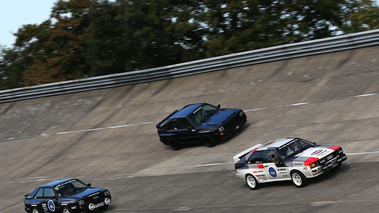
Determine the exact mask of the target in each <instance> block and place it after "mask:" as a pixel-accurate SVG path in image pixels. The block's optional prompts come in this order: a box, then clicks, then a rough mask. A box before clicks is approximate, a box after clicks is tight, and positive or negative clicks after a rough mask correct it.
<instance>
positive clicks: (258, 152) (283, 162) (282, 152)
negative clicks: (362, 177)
mask: <svg viewBox="0 0 379 213" xmlns="http://www.w3.org/2000/svg"><path fill="white" fill-rule="evenodd" d="M346 159H347V157H346V154H344V152H343V150H342V148H341V147H340V146H318V145H316V143H313V142H309V141H307V140H304V139H301V138H285V139H276V140H273V141H270V142H268V143H266V144H264V145H262V144H257V145H256V146H253V147H251V148H249V149H247V150H244V151H242V152H241V153H239V154H237V155H235V156H234V157H233V160H234V162H235V170H236V172H237V174H236V175H237V177H238V178H239V179H241V180H242V181H244V182H245V183H246V184H247V186H248V187H250V188H251V189H257V188H259V186H260V184H261V183H266V182H274V181H286V180H292V181H293V183H294V184H295V185H296V186H297V187H302V186H305V185H307V184H308V180H309V179H310V178H314V177H317V176H319V175H321V174H323V173H325V172H327V171H329V170H331V169H333V168H338V167H340V166H341V164H342V162H343V161H345V160H346Z"/></svg>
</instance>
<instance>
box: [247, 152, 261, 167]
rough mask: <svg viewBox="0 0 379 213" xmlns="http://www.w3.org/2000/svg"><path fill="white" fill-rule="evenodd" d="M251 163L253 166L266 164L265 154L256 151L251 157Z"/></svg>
mask: <svg viewBox="0 0 379 213" xmlns="http://www.w3.org/2000/svg"><path fill="white" fill-rule="evenodd" d="M249 163H251V164H256V163H264V158H263V152H262V151H255V152H254V153H253V154H252V155H251V156H250V158H249Z"/></svg>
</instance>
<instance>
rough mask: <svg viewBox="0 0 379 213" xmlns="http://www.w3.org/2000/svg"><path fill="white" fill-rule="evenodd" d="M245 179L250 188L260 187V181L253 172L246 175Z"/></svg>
mask: <svg viewBox="0 0 379 213" xmlns="http://www.w3.org/2000/svg"><path fill="white" fill-rule="evenodd" d="M245 181H246V185H247V186H248V187H249V188H250V189H252V190H255V189H258V188H259V185H260V184H259V183H258V181H257V180H256V179H255V177H254V176H253V175H251V174H248V175H246V178H245Z"/></svg>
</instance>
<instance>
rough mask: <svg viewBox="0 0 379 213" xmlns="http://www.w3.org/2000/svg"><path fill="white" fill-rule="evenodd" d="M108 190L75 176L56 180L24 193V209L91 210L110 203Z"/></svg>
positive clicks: (33, 212) (31, 211)
mask: <svg viewBox="0 0 379 213" xmlns="http://www.w3.org/2000/svg"><path fill="white" fill-rule="evenodd" d="M111 199H112V197H111V194H110V192H109V190H107V189H102V188H93V187H91V184H84V183H83V182H82V181H80V180H78V179H76V178H69V179H61V180H56V181H53V182H50V183H47V184H44V185H41V186H39V187H37V188H36V189H35V190H34V191H33V192H31V193H29V194H27V195H25V200H24V203H25V211H26V212H28V213H46V212H63V213H70V212H72V213H73V212H91V211H94V210H95V209H98V208H102V209H106V208H108V206H109V204H110V203H111Z"/></svg>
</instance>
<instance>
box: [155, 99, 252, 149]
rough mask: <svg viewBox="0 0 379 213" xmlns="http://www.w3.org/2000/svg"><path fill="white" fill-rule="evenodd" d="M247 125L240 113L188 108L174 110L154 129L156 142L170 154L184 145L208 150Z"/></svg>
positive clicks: (198, 106)
mask: <svg viewBox="0 0 379 213" xmlns="http://www.w3.org/2000/svg"><path fill="white" fill-rule="evenodd" d="M246 121H247V117H246V114H245V113H244V112H243V110H241V109H221V108H220V105H218V106H217V107H216V106H213V105H211V104H207V103H199V104H190V105H187V106H185V107H183V108H182V109H181V110H176V111H174V112H173V113H171V114H170V115H169V116H167V117H166V118H165V119H163V120H162V121H161V122H159V123H158V124H157V125H156V128H157V130H158V135H159V138H160V141H161V142H162V143H163V144H165V145H169V146H171V147H172V149H174V150H178V149H180V148H182V146H183V145H186V144H194V143H205V144H206V145H207V146H208V147H212V146H215V145H216V144H217V143H219V142H220V141H222V140H224V139H226V138H227V137H229V136H230V135H232V134H233V133H234V132H236V130H238V129H239V128H241V126H242V125H244V124H245V123H246Z"/></svg>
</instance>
